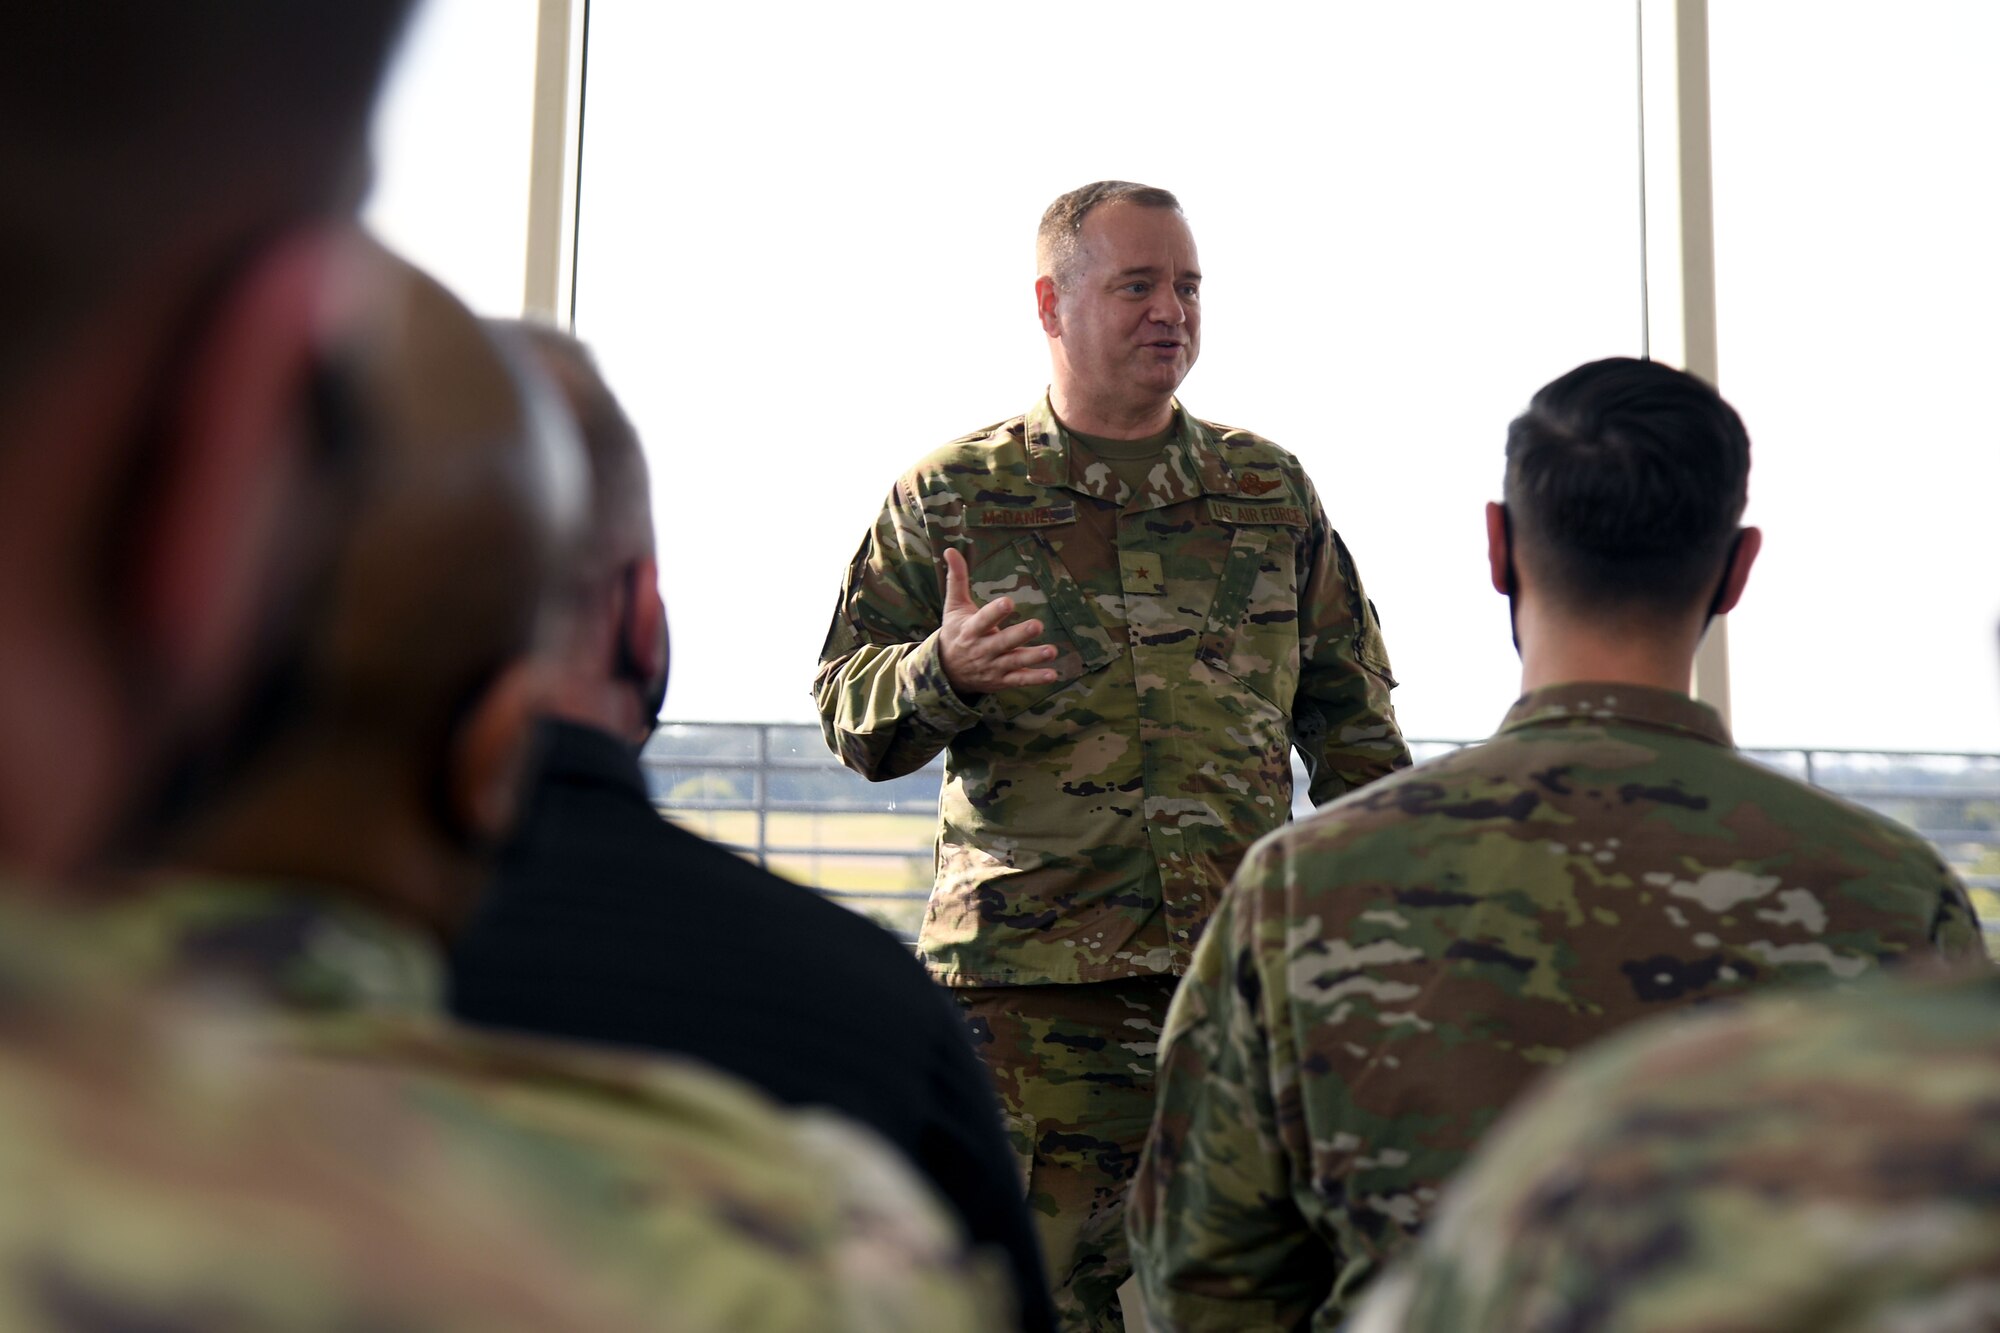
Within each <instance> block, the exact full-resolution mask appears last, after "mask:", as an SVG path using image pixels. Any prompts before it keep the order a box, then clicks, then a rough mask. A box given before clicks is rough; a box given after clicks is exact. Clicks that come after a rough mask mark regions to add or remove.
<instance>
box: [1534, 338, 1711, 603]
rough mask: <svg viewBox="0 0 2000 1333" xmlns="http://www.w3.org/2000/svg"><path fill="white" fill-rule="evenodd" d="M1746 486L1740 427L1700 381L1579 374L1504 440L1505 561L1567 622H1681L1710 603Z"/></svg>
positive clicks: (1668, 374)
mask: <svg viewBox="0 0 2000 1333" xmlns="http://www.w3.org/2000/svg"><path fill="white" fill-rule="evenodd" d="M1749 474H1750V437H1749V435H1748V433H1746V432H1745V430H1744V429H1743V421H1742V418H1740V417H1738V416H1737V415H1736V412H1735V409H1733V408H1731V407H1730V406H1729V404H1728V403H1726V402H1724V401H1723V400H1722V397H1721V395H1720V394H1718V393H1716V391H1715V390H1714V389H1713V388H1711V387H1710V386H1708V385H1707V384H1705V383H1703V382H1702V381H1701V380H1699V379H1697V378H1695V377H1694V376H1693V375H1690V374H1688V373H1686V372H1685V371H1680V370H1675V369H1673V368H1672V367H1671V366H1665V365H1662V364H1660V363H1659V362H1657V361H1640V360H1634V359H1632V358H1630V357H1613V358H1610V359H1608V360H1603V361H1593V362H1591V363H1590V364H1588V365H1584V366H1579V367H1577V368H1576V369H1575V370H1573V371H1571V372H1570V373H1569V374H1567V375H1564V376H1563V377H1562V378H1561V379H1558V380H1556V381H1554V382H1553V383H1551V384H1549V385H1548V386H1547V387H1545V388H1544V389H1543V390H1542V391H1541V392H1540V393H1538V394H1536V395H1535V397H1534V401H1533V402H1531V403H1530V404H1529V405H1528V410H1527V411H1526V412H1524V413H1522V414H1521V415H1520V416H1519V417H1517V418H1516V419H1515V420H1514V423H1513V425H1512V426H1510V427H1509V428H1508V431H1507V480H1506V498H1507V514H1508V521H1509V524H1510V527H1511V529H1512V532H1513V539H1514V543H1515V548H1516V557H1515V558H1516V559H1518V560H1520V561H1522V562H1524V563H1526V564H1529V565H1531V566H1533V568H1534V570H1535V573H1536V575H1537V576H1538V578H1539V580H1540V582H1541V583H1542V584H1543V586H1545V587H1547V588H1548V589H1549V590H1550V591H1551V592H1552V593H1554V594H1555V595H1556V597H1557V598H1558V599H1559V600H1560V601H1562V602H1563V603H1564V604H1566V605H1568V606H1569V607H1570V608H1571V609H1573V610H1575V611H1579V612H1584V613H1591V612H1602V611H1606V610H1610V609H1613V608H1628V609H1629V608H1632V607H1634V606H1637V607H1640V608H1644V609H1650V610H1654V611H1657V612H1658V613H1660V614H1661V615H1663V616H1672V615H1678V614H1681V613H1683V612H1685V611H1686V610H1687V609H1688V608H1689V607H1690V606H1692V605H1694V604H1695V603H1697V602H1700V601H1703V600H1705V599H1707V598H1710V597H1712V596H1714V593H1715V588H1716V584H1717V583H1718V582H1719V580H1720V579H1721V577H1722V567H1723V563H1724V560H1725V559H1726V557H1727V555H1728V552H1729V550H1730V547H1731V545H1732V543H1733V542H1734V540H1735V536H1736V531H1737V524H1738V522H1739V520H1741V518H1742V517H1743V506H1744V504H1745V502H1746V500H1747V498H1748V482H1749Z"/></svg>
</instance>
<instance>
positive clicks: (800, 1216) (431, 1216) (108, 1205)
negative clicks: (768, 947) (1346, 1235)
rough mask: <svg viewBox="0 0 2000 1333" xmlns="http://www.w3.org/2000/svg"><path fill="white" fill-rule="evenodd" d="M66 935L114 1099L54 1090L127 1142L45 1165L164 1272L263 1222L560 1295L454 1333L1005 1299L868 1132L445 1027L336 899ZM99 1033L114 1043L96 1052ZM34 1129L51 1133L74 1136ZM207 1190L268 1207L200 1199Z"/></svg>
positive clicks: (806, 1318) (929, 1317)
mask: <svg viewBox="0 0 2000 1333" xmlns="http://www.w3.org/2000/svg"><path fill="white" fill-rule="evenodd" d="M66 938H69V939H72V940H75V941H77V942H78V944H77V946H76V947H74V948H71V949H70V950H68V952H70V953H81V954H85V955H88V957H89V959H90V961H89V962H88V963H87V964H86V965H84V966H80V967H77V968H73V969H68V970H70V971H74V972H75V973H76V974H77V975H78V976H80V977H81V978H83V980H84V982H86V983H87V989H86V991H85V993H86V994H88V995H91V996H94V997H98V998H97V999H95V1000H94V1002H93V1005H92V1013H93V1015H95V1013H96V1012H97V1011H101V1012H102V1017H96V1016H92V1017H89V1018H88V1020H87V1021H88V1022H89V1023H90V1024H91V1030H90V1031H87V1032H81V1033H71V1034H70V1035H68V1036H67V1037H65V1038H64V1040H63V1042H62V1045H63V1047H64V1048H65V1049H68V1050H89V1049H97V1050H102V1051H103V1052H104V1053H105V1057H106V1059H107V1060H108V1061H109V1062H110V1069H109V1071H108V1072H109V1073H110V1074H111V1075H113V1076H115V1083H114V1084H112V1085H109V1086H101V1087H98V1088H96V1089H95V1090H90V1091H88V1092H87V1094H86V1091H84V1090H79V1091H78V1092H77V1093H76V1094H75V1095H71V1096H68V1097H67V1098H66V1099H65V1100H67V1101H69V1102H72V1103H73V1102H76V1101H78V1100H81V1099H83V1098H84V1097H85V1096H86V1095H87V1096H88V1097H89V1099H91V1100H101V1101H103V1102H104V1103H105V1104H107V1105H113V1106H117V1107H119V1108H120V1110H119V1116H120V1117H121V1120H122V1119H128V1118H129V1119H135V1120H136V1122H137V1123H138V1124H139V1125H140V1126H141V1127H142V1129H143V1131H144V1135H145V1139H146V1142H145V1143H144V1144H142V1145H141V1146H142V1147H143V1149H144V1151H143V1152H142V1153H141V1154H140V1157H139V1160H138V1163H137V1165H138V1167H139V1169H137V1170H133V1171H126V1170H123V1169H115V1168H109V1167H107V1166H106V1165H105V1164H106V1162H107V1158H106V1155H105V1154H104V1153H103V1152H102V1151H99V1150H98V1149H97V1148H96V1147H95V1146H94V1144H93V1143H86V1142H83V1141H77V1140H75V1139H73V1138H58V1139H56V1140H54V1141H52V1142H51V1141H48V1140H47V1139H46V1138H45V1139H44V1142H43V1144H42V1146H43V1148H45V1149H47V1150H48V1151H47V1152H46V1153H45V1154H44V1155H45V1156H46V1157H47V1159H48V1160H49V1161H51V1162H52V1163H54V1164H55V1165H56V1167H57V1168H59V1169H61V1170H64V1171H69V1170H71V1169H72V1168H75V1169H76V1170H78V1171H81V1170H83V1169H84V1164H86V1163H90V1164H91V1166H90V1168H89V1169H90V1171H92V1172H94V1173H102V1174H103V1177H104V1185H105V1189H106V1191H107V1198H106V1200H105V1202H104V1203H103V1205H102V1206H101V1207H99V1206H98V1204H97V1203H96V1201H95V1200H94V1199H92V1200H89V1201H88V1206H89V1211H90V1215H91V1216H92V1217H94V1218H97V1219H99V1220H100V1222H103V1223H105V1224H104V1225H100V1226H98V1227H96V1228H94V1229H93V1234H96V1233H98V1232H101V1233H102V1234H104V1235H107V1236H108V1235H111V1234H113V1233H114V1232H115V1231H116V1229H117V1228H115V1227H112V1226H110V1225H108V1219H110V1218H115V1217H134V1218H137V1217H144V1216H149V1215H158V1216H159V1217H160V1218H161V1219H162V1221H161V1224H160V1229H161V1230H162V1231H163V1232H166V1233H170V1238H171V1240H172V1244H171V1245H170V1246H168V1247H167V1248H168V1249H169V1250H170V1251H171V1252H172V1253H171V1255H170V1257H169V1258H168V1259H166V1260H164V1261H163V1267H162V1270H161V1271H162V1272H164V1273H168V1274H175V1273H182V1272H194V1271H198V1270H199V1269H200V1267H201V1264H202V1262H203V1261H204V1259H205V1257H206V1256H209V1255H211V1254H212V1253H222V1254H226V1253H227V1252H228V1249H227V1243H226V1241H225V1240H224V1239H222V1238H220V1237H219V1236H208V1239H207V1240H204V1239H203V1237H204V1236H205V1235H206V1234H207V1233H210V1232H218V1231H220V1232H229V1231H232V1230H234V1231H241V1232H242V1233H243V1234H244V1235H246V1236H248V1237H250V1238H252V1239H253V1240H254V1239H255V1237H256V1234H257V1230H258V1227H257V1223H256V1218H255V1212H256V1210H257V1208H258V1207H259V1206H261V1207H262V1208H263V1210H264V1211H265V1212H266V1213H268V1214H270V1217H269V1219H268V1220H269V1221H270V1222H271V1224H272V1225H273V1226H274V1227H275V1229H274V1230H273V1231H272V1232H271V1233H270V1236H268V1237H265V1238H264V1244H265V1246H266V1247H267V1248H268V1247H269V1246H270V1244H271V1242H272V1241H273V1240H277V1239H282V1238H283V1237H285V1236H287V1235H288V1234H291V1233H292V1232H294V1231H295V1232H298V1233H301V1234H311V1235H318V1236H321V1237H322V1240H321V1242H319V1243H320V1244H322V1245H330V1246H332V1247H333V1249H334V1255H335V1262H334V1267H335V1268H336V1269H337V1270H339V1271H349V1270H354V1269H355V1267H356V1265H357V1264H359V1263H361V1262H362V1260H361V1259H356V1258H352V1257H350V1256H347V1255H345V1254H342V1253H341V1252H340V1247H342V1246H354V1245H361V1246H362V1248H364V1249H365V1250H366V1254H365V1255H364V1256H362V1258H363V1259H369V1260H370V1261H373V1260H375V1259H379V1260H381V1261H383V1262H387V1261H389V1260H390V1259H394V1258H398V1257H399V1256H400V1261H401V1262H402V1263H404V1264H411V1265H415V1264H419V1263H421V1264H422V1265H423V1266H425V1267H426V1268H428V1267H430V1266H431V1265H432V1264H433V1263H441V1264H443V1265H444V1271H448V1272H465V1273H474V1272H476V1273H480V1274H485V1273H486V1272H487V1271H488V1270H489V1269H493V1268H500V1269H503V1270H504V1271H505V1273H506V1274H509V1275H511V1277H512V1282H513V1285H516V1286H518V1285H522V1284H529V1285H530V1290H531V1291H532V1281H533V1280H534V1279H535V1278H536V1275H538V1274H550V1273H554V1274H558V1275H559V1280H557V1281H556V1282H555V1286H556V1288H557V1289H558V1290H560V1291H570V1290H572V1289H573V1290H574V1291H575V1292H576V1293H578V1299H579V1301H580V1302H582V1303H583V1304H584V1305H585V1307H586V1308H585V1309H584V1310H583V1311H582V1317H579V1318H578V1319H575V1320H570V1319H568V1318H567V1317H566V1315H564V1312H563V1310H562V1309H561V1308H560V1307H556V1308H555V1310H554V1313H552V1314H550V1315H548V1316H547V1317H546V1318H516V1317H510V1318H509V1319H501V1318H498V1317H497V1316H496V1317H493V1318H490V1319H487V1320H486V1321H485V1322H483V1323H482V1322H480V1320H479V1319H472V1320H470V1321H468V1322H467V1323H466V1324H465V1326H467V1327H495V1328H510V1327H516V1326H520V1327H536V1326H541V1327H551V1328H562V1327H569V1326H578V1327H592V1326H598V1327H618V1326H623V1325H622V1323H621V1322H620V1321H619V1320H617V1319H612V1318H611V1317H610V1316H611V1315H620V1316H621V1317H622V1314H623V1313H626V1312H632V1311H638V1312H642V1313H644V1314H646V1315H648V1316H665V1315H671V1319H669V1320H668V1324H667V1326H668V1327H673V1328H689V1329H702V1330H707V1329H737V1328H742V1329H750V1330H767V1329H768V1330H793V1329H798V1330H804V1329H818V1328H834V1329H840V1328H869V1329H873V1328H883V1329H903V1328H931V1327H967V1328H975V1329H978V1328H986V1327H990V1326H992V1324H991V1322H990V1319H991V1316H990V1315H988V1314H987V1313H986V1312H988V1311H993V1310H1000V1309H1004V1308H1005V1304H1004V1301H1003V1300H997V1299H996V1298H995V1297H994V1296H993V1293H994V1292H995V1291H996V1289H997V1278H996V1276H995V1274H994V1272H993V1271H992V1270H991V1269H990V1268H989V1267H988V1266H987V1265H986V1264H985V1262H984V1261H983V1260H981V1259H977V1258H975V1257H973V1256H971V1255H969V1254H968V1253H967V1251H966V1249H965V1246H964V1244H963V1241H962V1239H961V1238H960V1236H959V1234H958V1232H957V1231H956V1230H955V1228H954V1226H953V1225H952V1224H951V1223H950V1222H949V1220H948V1219H947V1217H946V1215H945V1214H944V1212H943V1211H942V1208H941V1207H940V1205H938V1204H937V1202H936V1201H935V1200H934V1199H933V1198H932V1196H931V1195H930V1194H929V1193H928V1192H927V1191H926V1190H925V1189H924V1187H923V1186H922V1185H921V1184H920V1183H919V1182H918V1181H917V1180H916V1178H915V1177H914V1176H913V1175H912V1174H911V1173H910V1171H909V1170H908V1168H907V1167H905V1166H904V1165H903V1163H902V1160H901V1159H900V1158H899V1157H897V1156H895V1155H894V1154H893V1152H892V1151H891V1150H890V1149H889V1148H888V1147H887V1146H886V1145H883V1144H881V1143H879V1142H878V1141H877V1140H875V1139H874V1138H873V1137H872V1136H870V1135H868V1134H867V1133H866V1132H865V1131H863V1130H861V1129H859V1128H858V1127H855V1126H852V1125H851V1124H849V1123H848V1122H846V1121H844V1120H842V1119H839V1118H838V1117H835V1116H833V1115H832V1114H830V1113H824V1112H816V1111H787V1110H783V1109H781V1108H779V1107H777V1106H776V1105H774V1104H772V1103H771V1102H769V1101H768V1100H766V1099H765V1098H764V1097H763V1096H761V1095H760V1094H758V1093H756V1092H754V1091H752V1090H751V1089H749V1088H748V1087H747V1086H744V1085H740V1084H738V1083H736V1082H735V1081H734V1080H732V1079H730V1078H728V1077H727V1076H725V1075H723V1074H721V1073H719V1072H716V1071H714V1070H711V1069H708V1068H706V1067H704V1066H697V1065H694V1064H691V1063H683V1062H673V1061H666V1060H659V1059H651V1058H642V1057H639V1056H637V1055H633V1054H628V1053H626V1052H623V1051H618V1050H613V1049H610V1048H591V1047H587V1046H583V1045H580V1044H575V1043H568V1042H558V1041H553V1040H544V1039H537V1038H532V1037H525V1036H516V1035H509V1034H498V1033H487V1032H476V1031H472V1030H468V1029H465V1028H462V1027H459V1026H458V1025H456V1024H454V1023H452V1022H450V1021H449V1020H448V1019H446V1018H444V1017H443V1015H442V1014H441V1013H440V1012H439V1011H438V1009H437V1007H436V1003H435V997H436V995H437V994H438V986H439V972H438V963H437V959H436V957H435V951H434V950H431V949H430V948H429V947H428V946H427V945H425V944H424V943H423V942H422V941H421V940H419V939H417V938H416V937H415V936H414V935H413V934H412V933H411V932H409V931H406V930H404V929H402V928H400V927H398V926H396V925H394V924H392V923H387V922H385V921H383V920H381V919H380V918H378V917H376V916H375V915H374V914H373V913H371V912H369V911H368V910H366V909H365V908H361V907H359V906H357V905H355V904H352V903H349V902H345V901H339V900H333V899H326V898H321V897H319V896H316V895H314V894H311V893H309V892H303V891H296V890H285V889H278V888H274V887H269V886H260V885H245V884H232V883H187V884H181V885H177V886H175V887H174V888H172V889H170V890H167V891H162V892H157V893H153V894H148V895H145V896H144V897H140V898H136V899H133V900H131V901H128V902H125V903H122V904H120V905H118V906H117V907H115V908H112V909H108V910H105V911H100V912H98V913H95V914H93V916H92V917H91V918H89V919H86V920H83V921H80V922H77V923H75V924H73V925H71V926H69V928H68V931H67V934H66ZM5 974H6V970H5V968H4V964H0V977H4V976H5ZM121 977H122V981H121V980H120V978H121ZM121 987H122V989H121ZM45 989H48V988H46V987H45ZM69 989H72V990H74V989H77V987H76V986H74V985H72V986H70V987H69ZM78 1012H79V1013H80V1012H82V1011H78ZM72 1021H86V1020H84V1019H74V1020H72ZM114 1021H118V1022H123V1023H124V1025H125V1028H126V1029H127V1030H122V1031H120V1032H117V1033H115V1034H111V1035H109V1036H107V1037H99V1038H97V1039H96V1040H94V1041H93V1037H95V1036H96V1033H97V1029H100V1028H105V1027H106V1026H107V1025H108V1024H110V1023H112V1022H114ZM44 1119H47V1120H49V1121H50V1122H51V1126H52V1128H56V1129H60V1130H61V1131H62V1133H63V1134H73V1133H82V1132H85V1131H87V1130H89V1128H90V1126H91V1124H92V1123H93V1122H92V1121H90V1120H88V1119H81V1118H80V1119H73V1120H71V1121H68V1122H64V1121H63V1120H62V1119H61V1118H60V1117H56V1116H49V1117H44ZM107 1132H108V1133H111V1134H113V1135H114V1137H115V1136H118V1135H122V1134H123V1132H124V1131H123V1130H122V1129H121V1128H120V1127H118V1126H112V1127H110V1128H109V1129H108V1130H107ZM34 1138H35V1136H33V1135H30V1136H29V1141H31V1142H32V1141H34ZM155 1167H157V1168H158V1173H157V1175H156V1174H155V1172H154V1168H155ZM231 1181H251V1182H263V1185H264V1189H263V1194H264V1195H265V1196H266V1197H265V1198H264V1199H257V1198H251V1199H248V1200H245V1201H244V1208H243V1210H242V1215H240V1216H239V1215H237V1214H236V1213H235V1212H232V1211H231V1210H230V1209H229V1208H220V1209H211V1208H210V1207H209V1204H210V1202H211V1200H212V1199H213V1197H214V1196H215V1195H216V1194H217V1192H218V1191H224V1192H225V1193H226V1191H227V1189H228V1188H229V1182H231ZM74 1183H75V1182H73V1181H64V1182H63V1186H64V1188H63V1189H61V1190H60V1191H59V1193H58V1195H57V1196H56V1197H57V1198H58V1199H60V1200H68V1199H70V1197H71V1196H72V1195H75V1194H78V1191H76V1190H73V1189H71V1188H70V1186H71V1185H73V1184H74ZM125 1196H131V1197H130V1198H127V1197H125ZM135 1199H136V1200H137V1202H136V1203H134V1200H135ZM183 1212H186V1213H188V1214H190V1215H192V1216H194V1218H195V1219H196V1220H197V1221H198V1222H199V1225H182V1224H181V1223H180V1221H179V1220H178V1219H179V1218H180V1215H181V1214H182V1213H183ZM52 1215H59V1214H52ZM510 1226H512V1227H513V1228H514V1230H516V1231H518V1233H519V1234H518V1236H510V1234H509V1229H510ZM209 1241H213V1244H210V1243H209ZM364 1242H365V1243H364ZM510 1242H512V1243H511V1244H510ZM218 1247H220V1248H218ZM182 1250H186V1251H187V1253H188V1258H187V1261H186V1262H185V1263H183V1262H180V1261H179V1259H178V1255H179V1254H180V1252H181V1251H182ZM246 1253H248V1254H251V1255H255V1254H257V1253H259V1250H258V1248H257V1246H256V1245H255V1244H251V1245H249V1246H248V1247H247V1249H246ZM426 1256H427V1257H426ZM284 1257H285V1256H283V1255H280V1260H282V1259H283V1258H284ZM286 1267H287V1265H286V1263H284V1262H282V1261H281V1262H278V1263H276V1264H274V1265H273V1266H272V1271H274V1272H282V1271H283V1270H284V1269H285V1268H286ZM259 1280H260V1281H261V1280H262V1279H261V1278H260V1279H259ZM367 1280H368V1282H370V1283H374V1282H375V1281H376V1279H375V1278H373V1277H370V1278H368V1279H367ZM382 1280H383V1281H384V1282H388V1283H389V1284H390V1285H391V1286H393V1284H394V1282H395V1281H396V1280H397V1279H396V1278H395V1276H394V1275H393V1274H391V1275H389V1276H388V1277H386V1278H384V1279H382ZM305 1285H306V1286H308V1287H310V1286H311V1285H312V1284H311V1283H307V1284H305ZM320 1285H321V1286H326V1285H328V1283H321V1284H320ZM500 1285H501V1286H503V1287H505V1286H507V1285H508V1284H507V1283H502V1284H500ZM419 1287H421V1284H419ZM544 1304H546V1302H544ZM260 1308H261V1307H260ZM439 1308H440V1309H441V1310H444V1311H446V1312H448V1313H449V1312H452V1311H455V1310H456V1309H457V1308H458V1307H456V1306H453V1305H451V1304H450V1303H449V1302H441V1303H440V1306H439ZM467 1308H473V1309H483V1308H484V1306H483V1305H479V1306H473V1307H467ZM521 1308H523V1309H527V1310H534V1309H537V1308H539V1306H537V1305H536V1304H535V1303H533V1302H527V1303H526V1304H523V1305H522V1306H521ZM607 1312H609V1313H608V1314H607ZM559 1316H561V1317H559ZM454 1317H455V1316H454ZM272 1326H277V1327H283V1326H286V1325H284V1324H283V1323H281V1322H273V1323H272ZM422 1326H425V1327H430V1326H432V1325H431V1324H430V1323H424V1324H422ZM436 1326H438V1327H459V1326H460V1325H458V1324H453V1323H446V1322H439V1323H437V1324H436Z"/></svg>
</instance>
